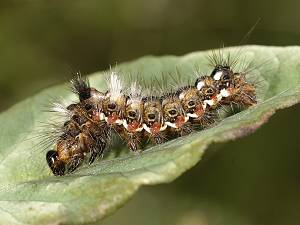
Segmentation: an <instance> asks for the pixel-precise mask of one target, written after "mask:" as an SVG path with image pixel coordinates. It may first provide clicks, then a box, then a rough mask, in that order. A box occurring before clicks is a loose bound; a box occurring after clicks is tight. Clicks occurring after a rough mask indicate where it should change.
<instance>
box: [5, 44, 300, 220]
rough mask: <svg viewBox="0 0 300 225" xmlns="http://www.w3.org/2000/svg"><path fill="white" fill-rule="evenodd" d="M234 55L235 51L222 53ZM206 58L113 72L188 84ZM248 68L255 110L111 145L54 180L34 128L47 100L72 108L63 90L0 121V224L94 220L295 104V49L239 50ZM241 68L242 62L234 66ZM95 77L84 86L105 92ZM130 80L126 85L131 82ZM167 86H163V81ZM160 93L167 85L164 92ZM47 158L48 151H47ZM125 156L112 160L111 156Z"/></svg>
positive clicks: (161, 60) (299, 54)
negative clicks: (162, 137) (187, 130)
mask: <svg viewBox="0 0 300 225" xmlns="http://www.w3.org/2000/svg"><path fill="white" fill-rule="evenodd" d="M229 51H230V52H239V51H240V48H228V49H224V52H229ZM208 55H209V52H206V51H205V52H195V53H191V54H188V55H185V56H182V57H175V56H164V57H152V56H148V57H143V58H141V59H138V60H136V61H134V62H130V63H124V64H121V65H119V66H118V70H120V71H122V72H123V74H124V77H123V78H124V80H130V78H129V77H130V76H128V74H136V76H137V77H138V78H137V79H143V80H145V82H146V83H147V82H148V84H149V81H150V79H151V77H153V76H168V74H172V73H175V71H176V70H177V71H179V73H180V74H181V77H182V78H183V79H186V80H191V79H195V77H193V76H194V71H195V69H196V68H200V69H201V71H203V72H209V71H210V70H211V68H210V67H209V66H208V65H207V58H206V57H207V56H208ZM241 55H242V56H243V57H245V58H246V59H247V60H248V61H249V62H251V65H254V66H253V70H252V72H253V73H254V74H256V75H255V77H256V78H258V79H257V80H259V85H258V98H259V103H258V104H257V105H256V106H254V107H251V108H249V109H247V110H245V111H243V112H240V113H238V114H235V115H233V116H230V117H228V118H225V119H224V120H222V121H221V122H220V123H218V124H217V125H216V126H214V127H212V128H209V129H207V130H204V131H200V132H195V133H193V134H191V135H188V136H185V137H183V138H178V139H175V140H172V141H169V142H167V143H165V144H162V145H159V146H154V147H150V148H148V149H146V150H145V151H143V152H142V153H141V154H138V155H137V154H132V153H129V152H128V150H124V151H123V150H122V149H121V148H123V147H122V145H115V146H114V147H113V149H111V152H112V154H111V155H110V156H108V157H107V158H105V159H104V160H96V162H95V163H94V164H93V165H91V166H88V165H87V164H85V165H83V166H81V167H80V168H79V169H78V170H77V171H76V172H75V173H73V174H70V175H66V176H64V177H54V176H53V175H52V174H51V173H50V171H49V169H48V167H47V165H46V161H45V154H46V150H44V149H39V145H37V143H38V141H37V140H36V139H34V138H33V139H32V138H31V137H32V136H33V135H34V134H36V130H37V128H38V127H39V126H40V122H41V121H42V122H43V121H46V120H51V116H52V115H51V113H47V112H42V109H43V107H44V106H45V105H47V104H48V103H49V102H51V101H53V98H58V97H63V98H64V99H66V101H67V102H69V103H71V102H72V100H74V99H75V98H74V96H73V94H72V93H71V92H70V91H69V90H68V88H67V85H60V86H56V87H52V88H50V89H46V90H44V91H42V92H41V93H39V94H37V95H35V96H33V97H31V98H29V99H26V100H24V101H22V102H20V103H18V104H17V105H15V106H14V107H12V108H10V109H9V110H7V111H6V112H3V113H1V114H0V124H1V130H0V224H81V223H92V222H96V221H99V220H101V219H102V218H104V217H105V216H107V215H109V214H111V213H112V212H114V211H115V210H116V209H117V208H118V207H120V206H121V205H123V204H124V203H125V202H126V201H127V200H128V199H129V198H130V197H131V196H132V195H133V194H134V193H135V192H136V191H137V190H138V189H139V187H141V186H142V185H153V184H159V183H166V182H171V181H172V180H174V179H175V178H177V177H178V176H180V175H181V174H182V173H183V172H185V171H186V170H188V169H189V168H191V167H192V166H194V165H195V164H196V163H198V162H199V160H200V159H201V157H202V156H203V153H204V151H205V149H206V148H207V147H208V146H209V145H210V144H211V143H214V142H225V141H229V140H233V139H236V138H239V137H242V136H245V135H247V134H249V133H251V132H253V131H255V130H256V129H257V128H259V127H260V126H261V125H262V124H263V123H265V122H266V121H267V120H268V118H269V117H270V116H271V115H272V114H274V112H275V111H276V110H278V109H282V108H286V107H289V106H292V105H294V104H296V103H298V102H299V101H300V48H299V47H264V46H244V47H243V48H242V54H241ZM242 61H243V60H242ZM103 74H104V73H103V72H100V73H96V74H92V75H91V76H90V80H91V84H92V86H94V87H96V88H97V89H99V90H103V91H104V90H105V82H104V80H105V77H104V75H103ZM131 79H132V78H131ZM166 82H168V79H166ZM167 85H168V84H167ZM47 150H48V149H47ZM120 150H122V151H121V152H125V154H121V155H120V156H118V157H113V153H114V152H120Z"/></svg>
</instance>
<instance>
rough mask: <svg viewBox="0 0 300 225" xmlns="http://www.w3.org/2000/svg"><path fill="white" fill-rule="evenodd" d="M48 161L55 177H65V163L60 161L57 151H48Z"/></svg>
mask: <svg viewBox="0 0 300 225" xmlns="http://www.w3.org/2000/svg"><path fill="white" fill-rule="evenodd" d="M46 161H47V164H48V166H49V167H50V169H51V170H52V173H53V174H54V175H55V176H63V175H64V174H65V163H64V162H63V161H61V160H59V158H58V154H57V152H56V151H53V150H51V151H48V152H47V154H46Z"/></svg>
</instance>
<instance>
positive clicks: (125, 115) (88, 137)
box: [46, 57, 257, 176]
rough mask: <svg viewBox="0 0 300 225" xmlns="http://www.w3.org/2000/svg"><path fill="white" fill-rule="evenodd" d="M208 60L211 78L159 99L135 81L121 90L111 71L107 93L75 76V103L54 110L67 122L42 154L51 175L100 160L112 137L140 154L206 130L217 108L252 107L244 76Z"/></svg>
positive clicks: (252, 90) (200, 77)
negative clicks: (148, 145) (142, 151)
mask: <svg viewBox="0 0 300 225" xmlns="http://www.w3.org/2000/svg"><path fill="white" fill-rule="evenodd" d="M211 59H212V62H213V64H214V65H213V69H212V71H211V73H210V74H207V75H198V77H197V78H196V80H195V82H194V84H192V85H185V86H184V85H183V86H182V87H178V88H177V90H175V91H172V92H168V93H163V94H161V95H154V94H148V95H147V94H146V95H145V94H143V93H145V90H143V88H141V86H139V84H138V83H137V82H132V84H131V85H130V87H129V88H128V89H126V87H125V86H124V84H123V82H122V81H121V79H120V75H119V74H117V73H116V72H111V74H110V77H109V79H108V81H107V86H108V90H107V91H105V92H101V91H99V90H97V89H95V88H93V87H91V86H90V83H89V81H88V80H87V78H83V77H81V75H80V74H77V76H75V77H74V78H73V79H72V80H71V84H72V90H73V92H74V93H75V94H76V95H77V96H78V102H77V103H73V104H70V105H69V106H67V107H66V108H65V107H63V106H61V105H59V104H55V107H54V108H53V111H55V112H58V113H62V114H63V115H64V116H65V118H66V120H65V122H64V123H63V124H62V125H61V126H59V135H57V138H56V140H55V144H54V149H53V150H50V151H48V152H47V153H46V161H47V164H48V166H49V168H50V169H51V171H52V173H53V174H54V175H55V176H63V175H65V174H66V173H71V172H73V171H74V170H76V169H77V168H78V167H79V166H80V165H81V164H82V162H83V160H84V158H85V157H86V156H87V155H89V164H92V163H93V162H94V160H95V159H96V158H97V157H103V154H104V152H105V151H106V150H107V149H108V146H109V145H110V140H111V136H112V135H113V133H116V134H118V135H119V136H120V137H121V139H122V140H124V141H125V142H126V144H127V146H128V148H129V149H130V150H131V151H133V152H139V151H141V150H142V149H144V148H145V146H146V145H147V144H148V143H149V142H150V143H152V144H162V143H164V142H165V141H167V140H170V139H174V138H177V137H181V136H184V135H188V134H190V133H191V132H193V131H194V130H202V129H205V128H207V127H210V126H211V125H212V124H214V122H215V120H216V112H217V111H218V110H219V109H220V108H221V107H224V106H226V105H232V104H234V105H238V106H241V107H242V108H248V107H250V106H252V105H255V104H256V103H257V100H256V87H255V84H254V83H250V82H247V79H246V75H247V74H246V72H243V71H235V66H234V63H230V61H229V60H225V59H224V58H222V57H221V58H220V59H219V60H216V57H212V58H211ZM234 62H235V61H234ZM126 90H127V91H126Z"/></svg>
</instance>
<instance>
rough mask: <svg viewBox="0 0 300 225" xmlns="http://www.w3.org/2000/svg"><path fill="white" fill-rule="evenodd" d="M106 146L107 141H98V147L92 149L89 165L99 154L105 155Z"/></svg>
mask: <svg viewBox="0 0 300 225" xmlns="http://www.w3.org/2000/svg"><path fill="white" fill-rule="evenodd" d="M105 148H106V143H105V142H101V143H98V144H97V146H96V147H94V148H93V149H92V150H91V156H90V158H89V165H91V164H92V163H93V162H94V161H95V159H96V158H97V157H98V156H100V157H101V156H103V153H104V150H105Z"/></svg>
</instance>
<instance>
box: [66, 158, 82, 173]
mask: <svg viewBox="0 0 300 225" xmlns="http://www.w3.org/2000/svg"><path fill="white" fill-rule="evenodd" d="M83 159H84V155H83V154H77V155H74V156H73V157H72V158H71V159H70V161H69V162H68V164H67V168H68V172H69V173H71V172H73V171H74V170H76V169H77V167H78V166H80V164H81V163H82V161H83Z"/></svg>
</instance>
